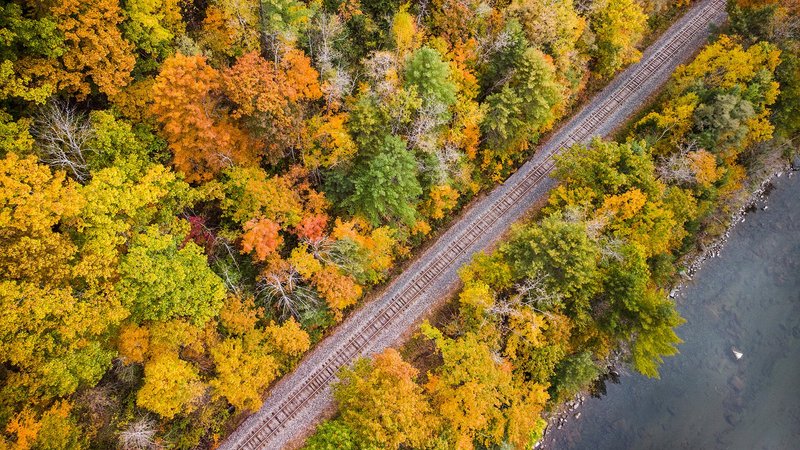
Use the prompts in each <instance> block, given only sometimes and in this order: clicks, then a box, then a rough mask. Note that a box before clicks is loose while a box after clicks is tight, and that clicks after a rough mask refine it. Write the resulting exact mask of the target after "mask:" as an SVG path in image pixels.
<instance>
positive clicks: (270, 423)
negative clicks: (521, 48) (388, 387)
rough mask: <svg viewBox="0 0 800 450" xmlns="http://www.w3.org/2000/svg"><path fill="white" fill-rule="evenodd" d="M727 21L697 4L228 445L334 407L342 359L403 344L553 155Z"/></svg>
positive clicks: (597, 126)
mask: <svg viewBox="0 0 800 450" xmlns="http://www.w3.org/2000/svg"><path fill="white" fill-rule="evenodd" d="M724 20H725V0H704V1H701V2H699V3H698V4H697V5H695V6H694V7H693V8H692V9H690V10H689V11H688V12H687V13H686V14H685V15H684V16H683V17H682V18H681V19H680V20H679V21H677V22H676V23H675V24H674V25H672V26H671V27H670V28H669V29H668V30H667V31H666V32H665V33H664V34H663V35H662V37H661V38H660V39H658V40H657V41H656V42H655V43H654V44H653V45H651V46H650V47H649V48H648V49H647V50H646V51H645V53H644V56H643V58H642V60H641V61H640V62H639V63H638V64H636V65H634V66H631V67H630V68H628V69H627V70H626V71H624V72H623V73H621V74H620V75H618V76H617V77H616V79H615V80H614V81H613V82H612V83H611V84H609V86H607V87H606V88H605V89H603V90H602V91H601V92H600V93H599V94H598V95H597V96H596V97H595V98H594V99H593V100H592V101H591V102H590V103H589V104H588V105H586V106H585V107H584V108H583V110H581V112H580V113H578V114H577V115H576V116H574V117H573V118H572V119H571V120H570V121H569V122H567V123H566V124H565V125H564V126H563V127H561V129H560V130H559V131H558V132H557V133H555V134H553V136H552V137H551V138H550V139H549V140H548V141H547V142H546V143H544V144H543V145H542V146H541V147H540V148H539V149H538V150H537V153H536V154H535V155H534V156H533V158H531V160H530V161H528V162H527V163H525V164H524V165H523V166H522V167H521V168H520V169H519V170H518V171H517V172H516V173H514V175H512V176H511V177H509V178H508V180H506V181H505V183H503V184H502V185H501V186H498V187H497V188H495V189H494V190H493V191H492V192H491V193H490V194H489V195H487V196H486V197H484V198H483V199H481V200H480V201H478V202H476V203H475V204H473V205H472V206H471V207H470V208H469V210H468V211H467V212H466V213H465V214H464V215H463V217H462V218H461V219H460V220H459V221H457V222H455V223H454V224H453V225H452V226H451V227H450V229H448V230H447V231H446V232H445V233H443V234H442V235H441V236H440V237H439V238H438V239H437V241H436V242H435V243H434V244H433V245H431V246H430V247H429V248H428V249H427V250H426V251H425V252H424V253H423V254H422V255H421V256H420V257H419V258H418V259H417V260H416V261H415V262H414V263H413V264H411V265H410V266H409V267H408V269H406V270H405V271H404V272H403V273H402V274H400V275H399V276H398V277H397V278H396V279H395V280H394V281H393V282H392V283H391V284H390V285H389V286H388V287H387V288H386V290H385V291H384V292H383V294H382V295H380V296H379V297H377V298H376V299H375V300H373V301H372V302H370V303H368V304H366V305H365V306H364V307H363V308H361V309H360V310H358V311H356V312H355V313H353V314H352V315H351V316H350V317H349V318H348V319H347V320H345V321H344V322H343V323H342V324H340V325H339V326H338V327H337V328H336V330H335V331H334V333H332V334H331V335H330V336H328V337H327V338H325V339H324V340H323V341H322V342H320V343H319V344H318V345H317V346H316V348H315V349H314V350H313V351H312V352H311V353H309V354H308V355H307V356H306V357H305V358H304V359H303V361H302V362H301V363H300V364H299V365H298V366H297V368H295V370H294V371H293V372H292V373H291V374H287V375H286V376H285V377H283V379H282V380H281V381H280V382H278V383H277V384H276V385H275V386H274V387H273V388H272V390H271V391H270V393H269V396H268V398H267V399H266V401H265V402H264V405H263V406H262V407H261V409H260V410H259V411H258V412H257V413H255V414H253V415H252V416H250V417H249V418H248V419H247V420H246V421H245V422H244V423H242V424H241V426H239V428H238V429H237V430H236V431H235V432H234V433H233V434H232V435H231V436H230V437H229V438H228V439H227V440H226V441H225V442H223V443H222V445H221V446H220V447H219V448H220V449H224V450H229V449H245V450H255V449H279V448H281V447H284V446H285V445H286V444H287V443H289V442H290V441H291V440H292V439H293V438H295V437H297V436H298V435H300V434H301V433H303V432H304V431H305V430H307V429H308V428H309V427H310V426H311V425H313V424H315V423H316V422H317V421H318V420H319V419H320V418H321V417H322V415H323V412H324V411H325V410H326V409H327V408H328V407H329V406H330V405H331V401H332V397H331V388H330V384H331V382H332V381H333V380H334V379H335V377H336V373H337V371H338V370H339V368H340V367H341V366H343V365H346V364H349V363H350V362H352V361H353V360H354V359H356V358H358V357H360V356H366V355H370V354H373V353H376V352H380V351H381V350H383V349H385V348H386V347H389V346H391V345H394V344H397V343H398V342H397V341H398V339H399V338H400V337H401V336H403V335H404V334H405V332H406V331H407V330H408V329H409V328H410V327H412V326H414V325H415V324H416V323H417V322H418V321H419V320H420V318H422V317H423V316H424V315H425V313H426V312H428V311H429V310H430V309H431V307H432V306H434V305H436V304H438V303H439V302H440V301H441V300H442V299H443V298H445V297H446V294H447V293H448V292H451V291H452V290H453V288H454V287H456V286H457V285H458V282H459V280H458V274H457V270H458V268H459V267H461V266H462V265H463V264H465V263H467V262H468V261H469V260H470V259H471V258H472V255H473V254H474V253H476V252H479V251H482V250H484V249H486V248H488V247H490V246H492V245H493V244H495V243H496V242H497V240H498V239H499V238H500V237H501V236H502V235H503V234H504V233H505V232H506V231H507V230H508V229H509V227H510V226H511V224H513V223H514V222H515V221H517V220H518V219H520V218H521V217H523V216H524V215H525V213H526V212H527V211H528V210H529V209H530V207H531V205H534V204H536V203H537V202H540V201H541V200H542V199H543V198H546V196H547V194H548V192H549V191H550V189H552V188H553V187H554V186H555V185H556V182H555V180H553V179H552V178H550V176H549V174H550V172H551V171H552V170H553V167H554V163H553V155H554V154H556V153H558V152H559V151H560V150H561V149H563V148H566V147H569V146H571V145H573V144H576V143H587V142H589V141H590V140H591V139H592V138H593V137H596V136H606V135H608V134H610V133H612V132H613V131H614V130H615V129H616V128H618V127H619V126H620V125H622V124H624V122H625V121H626V120H628V119H629V118H630V117H631V116H632V115H633V114H634V113H635V112H636V111H637V110H638V109H640V108H641V107H642V106H643V104H644V103H645V101H646V100H647V98H648V97H650V96H651V95H653V94H654V93H656V92H657V91H658V90H659V88H660V87H661V86H663V85H664V84H665V83H666V82H667V80H669V77H670V75H671V74H672V72H673V71H674V70H675V68H676V67H677V66H678V65H679V64H682V63H684V62H686V61H687V60H688V59H689V58H691V57H692V55H694V54H695V53H696V52H697V51H698V50H699V48H700V47H701V46H702V45H703V44H704V43H705V42H706V39H707V37H708V35H709V27H710V26H711V25H718V24H721V23H722V22H723V21H724Z"/></svg>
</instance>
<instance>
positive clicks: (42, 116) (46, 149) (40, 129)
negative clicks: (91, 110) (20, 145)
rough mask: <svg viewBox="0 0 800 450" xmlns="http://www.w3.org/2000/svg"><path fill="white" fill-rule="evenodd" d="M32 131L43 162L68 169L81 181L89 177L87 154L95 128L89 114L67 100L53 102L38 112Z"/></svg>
mask: <svg viewBox="0 0 800 450" xmlns="http://www.w3.org/2000/svg"><path fill="white" fill-rule="evenodd" d="M32 132H33V135H34V136H35V138H36V142H37V152H38V155H39V159H40V160H41V161H42V162H43V163H45V164H47V165H49V166H50V167H54V168H57V169H64V170H66V171H67V172H68V173H69V174H71V175H72V176H73V177H74V178H75V179H76V180H78V181H80V182H85V181H87V180H88V179H89V169H88V165H87V160H86V155H87V153H88V152H90V151H92V150H91V149H90V148H89V142H90V141H91V139H92V137H93V136H94V130H93V129H92V125H91V123H90V122H89V120H88V119H87V118H86V116H84V115H83V114H82V113H80V112H78V111H77V110H76V109H75V108H74V107H72V106H70V105H68V104H67V103H65V102H62V101H59V100H56V101H52V102H50V103H48V104H47V105H46V106H45V107H44V108H42V110H41V111H39V114H38V115H37V117H36V120H35V122H34V125H33V128H32Z"/></svg>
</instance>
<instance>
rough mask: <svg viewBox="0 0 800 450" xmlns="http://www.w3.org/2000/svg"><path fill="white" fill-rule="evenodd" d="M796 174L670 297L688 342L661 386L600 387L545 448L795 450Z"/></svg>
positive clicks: (631, 380)
mask: <svg viewBox="0 0 800 450" xmlns="http://www.w3.org/2000/svg"><path fill="white" fill-rule="evenodd" d="M799 175H800V172H795V173H794V175H793V176H792V177H787V175H786V174H784V175H783V176H782V177H781V178H778V179H777V180H776V181H775V183H774V186H775V188H774V190H773V191H772V192H771V193H770V195H769V198H768V200H767V201H766V202H765V203H762V204H761V205H760V208H758V209H756V210H755V211H753V212H751V213H750V214H748V215H747V216H746V220H745V222H744V223H740V224H738V225H737V226H736V227H735V228H734V229H733V231H732V232H731V235H730V239H729V241H728V243H727V244H726V245H725V247H724V248H723V249H722V251H721V252H720V255H719V257H717V258H714V259H711V260H709V261H707V262H706V263H705V265H704V266H703V268H702V269H700V271H698V273H697V274H696V275H695V277H694V280H693V281H691V282H690V283H689V285H688V286H685V287H684V289H683V291H682V293H680V294H679V295H678V298H677V302H678V307H679V310H680V311H681V314H682V315H683V317H684V318H686V320H687V323H686V324H685V325H683V326H681V327H680V328H679V330H678V335H679V336H681V338H682V339H683V340H684V343H683V344H682V345H681V346H680V352H681V353H680V354H679V355H677V356H675V357H672V358H669V359H668V360H667V361H666V362H665V364H664V365H663V366H662V369H661V379H660V380H650V379H646V378H644V377H641V376H638V375H629V376H623V377H622V379H621V383H620V384H611V385H608V392H607V395H606V396H605V397H603V398H601V399H595V398H592V399H589V400H587V401H586V403H585V404H584V405H583V407H581V408H580V409H579V411H580V412H581V414H580V418H578V419H575V418H573V416H572V415H571V416H570V420H569V422H568V423H567V424H566V425H565V426H564V428H563V429H562V430H552V432H551V433H549V436H548V439H546V442H547V448H551V449H562V448H565V449H651V448H652V449H675V448H681V449H748V450H749V449H800V176H799ZM764 205H767V206H768V207H767V209H766V210H763V209H762V208H763V206H764ZM731 347H736V348H737V349H739V350H740V351H741V352H742V353H744V356H743V357H742V358H741V359H740V360H738V361H737V360H736V359H735V358H734V357H733V355H732V352H731Z"/></svg>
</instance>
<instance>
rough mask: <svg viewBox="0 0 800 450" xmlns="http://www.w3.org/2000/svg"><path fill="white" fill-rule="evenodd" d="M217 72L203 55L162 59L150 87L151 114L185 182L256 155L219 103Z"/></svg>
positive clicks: (208, 176) (246, 161)
mask: <svg viewBox="0 0 800 450" xmlns="http://www.w3.org/2000/svg"><path fill="white" fill-rule="evenodd" d="M220 81H221V80H220V74H219V72H217V71H216V70H215V69H214V68H212V67H211V66H209V65H208V63H207V62H206V60H205V58H203V57H202V56H184V55H181V54H177V55H175V56H174V57H172V58H169V59H167V60H166V61H165V62H164V64H163V65H162V67H161V73H160V74H159V75H158V77H157V78H156V83H155V85H154V86H153V106H152V108H151V111H152V113H153V114H154V116H155V117H156V119H157V120H158V122H159V123H160V124H161V131H162V133H163V135H164V137H165V138H166V139H167V141H168V142H169V146H170V149H171V150H172V153H173V155H174V160H173V163H174V165H175V167H176V168H177V169H178V170H179V171H181V172H182V173H184V174H185V175H186V179H187V180H188V181H206V180H209V179H211V178H212V177H214V175H216V174H217V172H219V171H220V170H221V169H223V168H225V167H228V166H231V165H233V164H243V165H248V164H252V163H254V162H255V161H256V158H257V156H258V153H257V151H256V150H255V146H254V145H252V142H251V141H250V139H249V137H248V135H247V134H246V133H245V132H244V131H243V130H241V129H240V128H238V127H237V126H236V125H235V124H234V123H232V122H231V121H230V120H228V118H227V116H226V114H225V112H224V111H223V110H222V109H221V105H220V92H219V90H220V88H221V84H220Z"/></svg>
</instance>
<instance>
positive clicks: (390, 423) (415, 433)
mask: <svg viewBox="0 0 800 450" xmlns="http://www.w3.org/2000/svg"><path fill="white" fill-rule="evenodd" d="M416 378H417V369H415V368H414V367H413V366H412V365H411V364H409V363H407V362H405V361H403V359H402V357H401V356H400V354H399V353H398V352H397V351H396V350H394V349H391V348H390V349H386V350H384V351H383V352H382V353H380V354H378V355H375V356H374V357H373V358H371V359H366V358H361V359H359V360H357V361H356V363H355V364H354V366H353V368H352V369H351V368H344V369H342V371H341V372H340V373H339V382H338V383H337V384H336V385H335V387H334V397H335V398H336V402H337V403H338V405H339V408H340V410H341V412H342V416H341V417H342V421H343V422H344V423H345V424H347V426H348V428H350V429H351V430H352V431H353V433H354V434H355V436H356V438H357V439H358V440H359V441H362V442H364V443H366V444H367V445H372V446H376V447H381V448H393V449H397V448H400V447H401V446H411V447H420V446H422V445H424V444H425V443H426V442H427V441H428V439H429V438H430V436H431V434H432V432H433V431H434V429H435V427H436V419H435V417H434V415H433V413H432V411H431V406H430V405H429V404H428V401H427V399H426V398H425V396H424V395H423V392H422V388H421V387H420V386H419V385H417V383H416Z"/></svg>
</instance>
